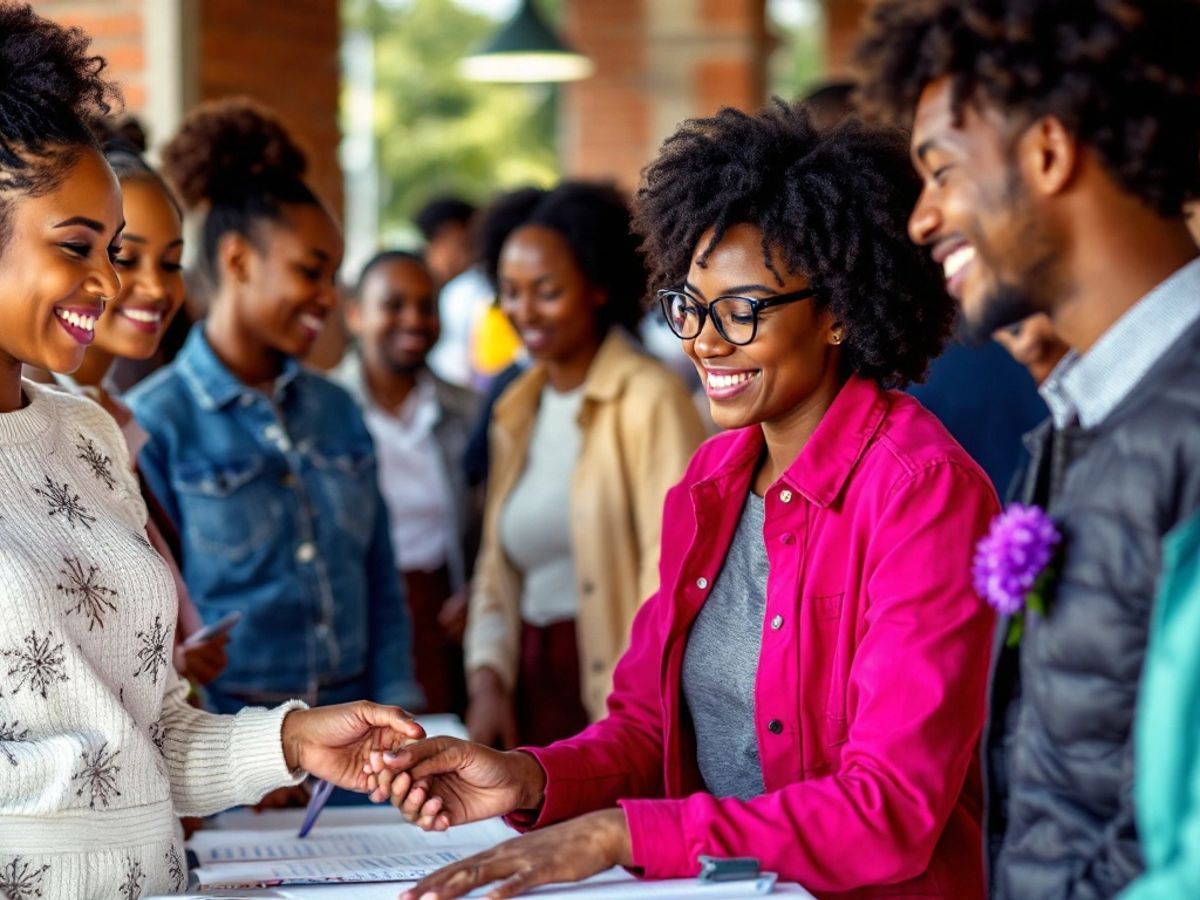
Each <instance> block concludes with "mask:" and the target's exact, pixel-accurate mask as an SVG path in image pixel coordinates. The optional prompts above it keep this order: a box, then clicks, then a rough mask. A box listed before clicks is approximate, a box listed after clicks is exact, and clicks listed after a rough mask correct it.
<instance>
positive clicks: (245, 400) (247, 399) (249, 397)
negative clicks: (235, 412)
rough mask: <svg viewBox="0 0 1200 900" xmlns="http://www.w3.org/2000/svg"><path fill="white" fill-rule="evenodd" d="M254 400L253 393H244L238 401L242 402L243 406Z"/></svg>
mask: <svg viewBox="0 0 1200 900" xmlns="http://www.w3.org/2000/svg"><path fill="white" fill-rule="evenodd" d="M253 402H254V395H253V394H242V396H240V397H238V403H240V404H241V405H242V406H249V405H250V404H252V403H253Z"/></svg>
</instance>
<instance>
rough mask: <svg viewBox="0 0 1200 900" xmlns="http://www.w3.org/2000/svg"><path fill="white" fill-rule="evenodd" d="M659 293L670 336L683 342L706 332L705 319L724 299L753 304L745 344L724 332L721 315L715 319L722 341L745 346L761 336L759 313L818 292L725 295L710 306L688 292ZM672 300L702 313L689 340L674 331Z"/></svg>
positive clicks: (662, 290) (661, 291)
mask: <svg viewBox="0 0 1200 900" xmlns="http://www.w3.org/2000/svg"><path fill="white" fill-rule="evenodd" d="M656 293H657V295H658V308H659V309H660V310H662V314H663V318H664V319H666V320H667V327H668V328H670V329H671V333H672V334H673V335H675V337H677V338H679V339H680V340H681V341H694V340H695V339H696V338H698V337H700V332H702V331H704V320H705V319H707V318H708V317H709V315H711V310H712V308H713V307H714V306H716V305H717V304H718V303H720V302H721V301H722V300H740V301H741V302H742V303H748V304H750V313H751V315H752V316H753V320H752V321H751V323H750V337H749V338H747V339H746V340H744V341H735V340H734V339H733V338H731V337H730V336H729V335H728V334H726V333H725V326H724V325H722V324H721V317H720V316H713V317H712V320H713V327H715V328H716V329H717V334H719V335H721V338H722V340H725V341H727V342H729V343H730V344H733V345H734V346H735V347H745V346H746V345H747V344H752V343H754V339H755V338H756V337H758V314H759V313H760V312H762V310H764V309H770V308H771V307H772V306H783V305H784V304H786V303H797V302H799V301H801V300H807V299H809V298H810V297H812V296H814V295H815V294H816V291H815V290H813V289H812V288H804V289H803V290H799V291H788V292H787V293H786V294H773V295H772V296H770V297H763V298H762V299H759V298H757V297H741V296H738V295H737V294H722V295H721V296H720V297H716V298H714V299H713V301H712V302H711V303H709V304H708V306H704V305H702V304H700V303H696V302H695V299H694V298H693V297H692V295H691V294H689V293H688V292H687V291H679V290H672V289H671V288H663V289H661V290H659V291H656ZM672 297H686V298H687V299H688V300H689V301H691V303H692V305H693V306H694V307H696V309H697V310H698V311H699V312H698V316H699V319H700V325H699V327H698V328H697V329H696V333H695V334H693V335H691V336H690V337H684V336H683V335H682V334H680V333H679V332H678V331H676V330H675V325H674V323H673V322H672V321H671V308H670V303H671V298H672Z"/></svg>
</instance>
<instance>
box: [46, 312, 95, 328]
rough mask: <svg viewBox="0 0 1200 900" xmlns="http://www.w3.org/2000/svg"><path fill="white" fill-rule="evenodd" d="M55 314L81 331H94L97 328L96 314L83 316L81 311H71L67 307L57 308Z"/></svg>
mask: <svg viewBox="0 0 1200 900" xmlns="http://www.w3.org/2000/svg"><path fill="white" fill-rule="evenodd" d="M54 314H55V315H57V316H58V317H59V318H60V319H62V320H63V321H64V322H66V323H67V324H68V325H74V326H75V327H76V328H78V329H80V330H81V331H94V330H95V329H96V318H95V317H94V316H81V315H79V313H75V312H70V311H69V310H65V309H56V310H55V311H54Z"/></svg>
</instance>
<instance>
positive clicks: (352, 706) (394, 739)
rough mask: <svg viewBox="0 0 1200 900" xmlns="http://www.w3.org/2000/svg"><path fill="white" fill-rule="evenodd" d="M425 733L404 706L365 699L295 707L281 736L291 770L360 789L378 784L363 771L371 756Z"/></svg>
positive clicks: (286, 759)
mask: <svg viewBox="0 0 1200 900" xmlns="http://www.w3.org/2000/svg"><path fill="white" fill-rule="evenodd" d="M423 737H425V729H423V728H422V727H421V726H420V725H418V724H417V723H416V722H414V721H413V718H412V716H410V715H409V714H408V713H407V712H405V711H404V710H402V709H400V708H399V707H397V706H381V705H380V704H378V703H369V702H367V701H365V700H360V701H358V702H356V703H341V704H338V705H337V706H323V707H318V708H316V709H296V710H292V711H291V712H289V713H288V714H287V715H286V716H285V717H284V719H283V731H282V735H281V738H282V742H283V755H284V759H285V761H286V763H287V767H288V769H289V770H291V771H296V770H298V769H303V770H304V771H306V772H308V773H309V774H310V775H315V776H316V777H317V778H324V779H325V780H326V781H328V782H331V783H333V784H335V785H337V786H338V787H342V788H347V789H349V790H352V791H359V792H360V793H367V792H368V791H370V790H372V789H373V788H374V787H375V781H374V780H373V779H372V778H371V777H370V776H369V773H368V772H367V771H366V770H365V767H366V766H367V764H368V762H369V761H370V759H371V756H372V754H382V753H385V752H392V751H397V750H400V749H401V748H402V747H405V746H407V745H409V744H411V743H413V742H414V741H418V740H420V739H421V738H423Z"/></svg>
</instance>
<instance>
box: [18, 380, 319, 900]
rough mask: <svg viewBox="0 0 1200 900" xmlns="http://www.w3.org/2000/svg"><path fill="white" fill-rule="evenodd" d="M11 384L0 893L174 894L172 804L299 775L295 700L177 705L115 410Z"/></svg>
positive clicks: (164, 592)
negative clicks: (288, 757)
mask: <svg viewBox="0 0 1200 900" xmlns="http://www.w3.org/2000/svg"><path fill="white" fill-rule="evenodd" d="M22 386H23V388H24V390H25V396H26V397H27V398H28V399H29V401H30V402H29V403H28V405H27V406H26V407H25V408H24V409H21V410H18V411H16V412H12V413H3V414H0V898H5V900H33V898H67V897H70V898H78V900H87V898H105V900H112V898H117V900H136V898H138V897H140V896H142V895H143V894H146V895H149V894H156V893H169V892H171V891H180V890H182V889H183V888H184V887H185V886H186V868H185V864H184V861H183V860H184V856H183V848H182V844H181V842H180V834H179V828H178V824H177V817H178V816H181V815H185V816H203V815H208V814H211V813H213V812H216V811H218V810H221V809H224V808H227V807H229V806H233V805H236V804H239V803H253V802H255V801H257V800H258V799H259V798H260V797H261V796H262V795H263V794H265V793H266V792H267V791H269V790H271V789H273V788H276V787H279V786H281V785H284V784H295V783H297V782H298V781H299V780H300V778H301V775H300V774H298V773H297V774H293V773H290V772H289V771H288V770H287V766H286V763H285V762H284V757H283V749H282V745H281V743H280V732H281V730H282V726H283V718H284V716H285V715H286V714H287V712H288V711H289V710H290V709H295V708H301V707H303V704H301V703H299V702H295V701H294V702H292V703H288V704H285V705H283V706H281V707H279V708H277V709H274V710H265V709H257V708H254V709H245V710H243V711H242V712H240V713H238V715H237V716H215V715H212V714H209V713H205V712H203V711H201V710H197V709H194V708H192V707H190V706H188V705H187V703H186V702H185V698H186V695H187V685H186V684H185V683H184V682H182V681H181V680H180V679H179V678H178V676H177V675H176V674H175V671H174V669H173V668H172V667H171V662H170V660H171V646H172V635H173V632H174V628H175V614H176V600H175V584H174V582H173V581H172V578H171V574H170V571H169V570H168V568H167V566H166V564H165V563H164V562H163V561H162V559H161V558H160V557H159V556H158V554H157V553H156V552H155V551H154V550H153V549H152V548H151V546H150V544H149V542H148V541H147V540H146V536H145V535H146V532H145V524H146V508H145V505H144V504H143V502H142V499H141V496H140V494H139V493H138V487H137V482H136V481H135V480H134V477H133V476H132V474H131V473H130V469H129V464H128V459H127V451H126V449H125V443H124V441H123V440H122V438H121V434H120V432H119V431H118V429H117V426H116V423H115V422H113V421H112V419H111V418H109V416H108V415H107V414H106V413H105V412H104V411H103V410H102V409H101V408H100V407H99V406H97V405H96V404H94V403H92V402H91V401H89V400H83V399H80V398H78V397H73V396H70V395H67V394H64V393H61V392H58V391H54V390H51V389H49V388H46V387H42V386H39V385H36V384H32V383H30V382H24V383H23V385H22Z"/></svg>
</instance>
